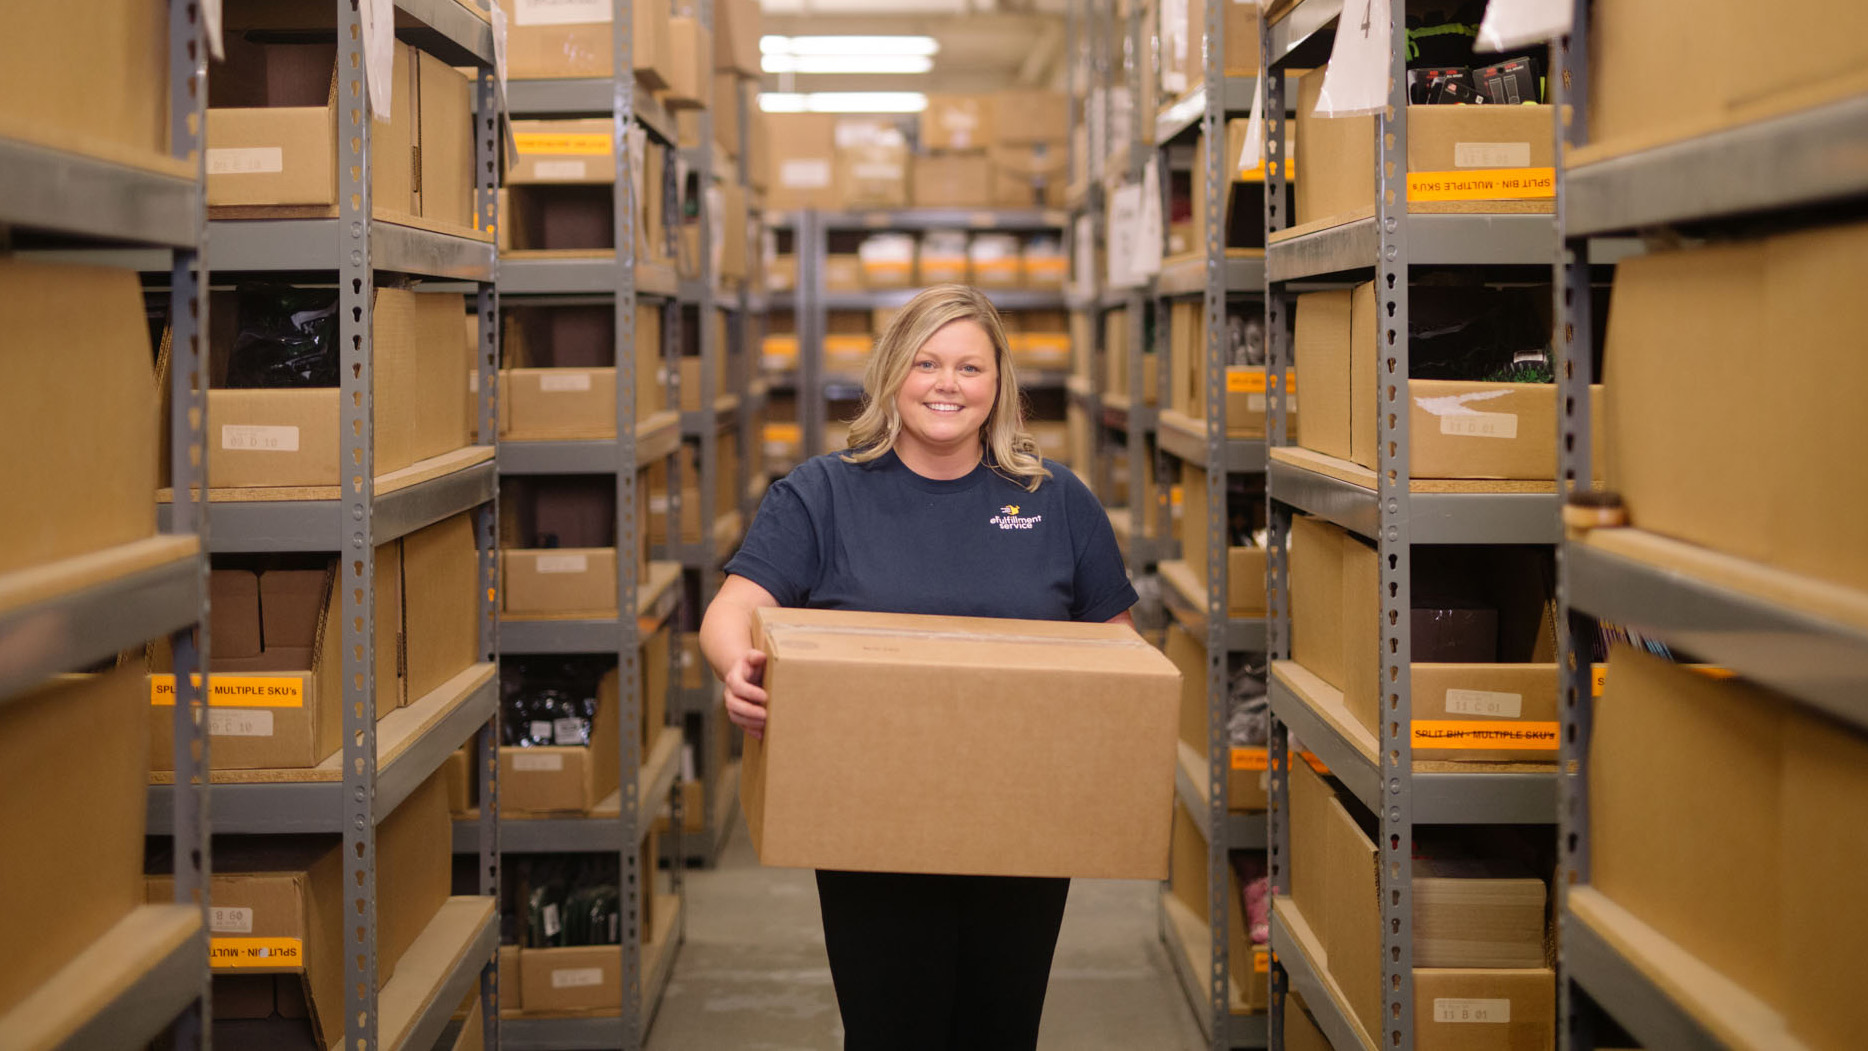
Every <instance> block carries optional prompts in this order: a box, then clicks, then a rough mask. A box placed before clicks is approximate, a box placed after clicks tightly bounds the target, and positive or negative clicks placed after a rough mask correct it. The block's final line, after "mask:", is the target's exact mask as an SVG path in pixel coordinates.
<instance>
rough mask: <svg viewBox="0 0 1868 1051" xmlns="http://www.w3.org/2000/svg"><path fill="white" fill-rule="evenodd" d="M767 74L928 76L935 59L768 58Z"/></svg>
mask: <svg viewBox="0 0 1868 1051" xmlns="http://www.w3.org/2000/svg"><path fill="white" fill-rule="evenodd" d="M760 68H762V69H764V70H765V71H766V72H767V73H926V72H928V71H929V70H932V69H933V68H934V60H933V59H932V58H929V57H928V56H926V55H771V54H769V55H766V56H764V58H763V59H762V61H761V62H760Z"/></svg>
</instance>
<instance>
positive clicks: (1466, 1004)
mask: <svg viewBox="0 0 1868 1051" xmlns="http://www.w3.org/2000/svg"><path fill="white" fill-rule="evenodd" d="M1433 1020H1434V1021H1436V1022H1439V1023H1442V1024H1449V1023H1452V1024H1457V1023H1461V1022H1474V1023H1479V1024H1489V1025H1505V1024H1506V1023H1508V1022H1510V1021H1511V1001H1510V1000H1466V999H1455V998H1453V997H1447V996H1442V997H1435V998H1434V1001H1433Z"/></svg>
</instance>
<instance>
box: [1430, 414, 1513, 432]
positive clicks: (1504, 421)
mask: <svg viewBox="0 0 1868 1051" xmlns="http://www.w3.org/2000/svg"><path fill="white" fill-rule="evenodd" d="M1440 433H1441V434H1447V435H1451V436H1453V437H1455V438H1516V437H1517V436H1518V416H1517V414H1516V413H1512V412H1459V413H1448V414H1446V415H1444V416H1442V417H1440Z"/></svg>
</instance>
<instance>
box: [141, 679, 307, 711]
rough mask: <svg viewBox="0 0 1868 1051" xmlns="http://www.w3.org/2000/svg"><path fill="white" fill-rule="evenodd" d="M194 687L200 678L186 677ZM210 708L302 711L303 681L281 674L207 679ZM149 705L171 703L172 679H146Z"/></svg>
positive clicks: (199, 682) (172, 692)
mask: <svg viewBox="0 0 1868 1051" xmlns="http://www.w3.org/2000/svg"><path fill="white" fill-rule="evenodd" d="M190 678H191V679H192V680H193V682H194V684H195V685H196V686H197V687H198V686H200V685H201V676H199V675H194V676H191V677H190ZM208 681H209V683H210V684H211V685H210V686H209V687H208V706H209V707H211V708H303V707H304V706H305V680H304V679H302V678H298V677H296V676H283V675H215V676H212V677H211V678H210V679H209V680H208ZM149 703H150V704H152V705H156V706H158V707H165V706H169V705H173V704H174V703H175V676H173V675H151V676H150V677H149Z"/></svg>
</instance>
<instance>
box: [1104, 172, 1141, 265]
mask: <svg viewBox="0 0 1868 1051" xmlns="http://www.w3.org/2000/svg"><path fill="white" fill-rule="evenodd" d="M1141 211H1142V188H1141V187H1140V186H1138V185H1136V184H1134V183H1130V184H1127V185H1125V186H1121V187H1119V188H1117V189H1116V191H1115V192H1114V193H1111V194H1110V195H1109V223H1108V230H1107V234H1108V258H1107V264H1108V285H1109V287H1111V288H1130V287H1133V286H1134V285H1135V284H1137V283H1138V282H1137V279H1136V276H1135V270H1134V260H1135V254H1136V252H1137V250H1138V249H1139V248H1140V246H1139V245H1137V244H1136V238H1137V235H1138V234H1139V233H1140V232H1141V231H1140V229H1139V227H1140V225H1141Z"/></svg>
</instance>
